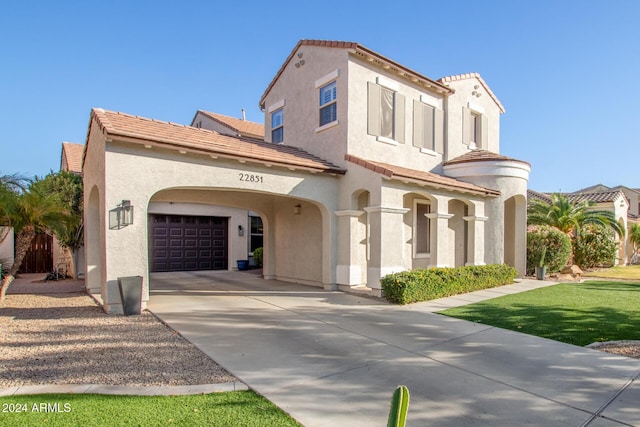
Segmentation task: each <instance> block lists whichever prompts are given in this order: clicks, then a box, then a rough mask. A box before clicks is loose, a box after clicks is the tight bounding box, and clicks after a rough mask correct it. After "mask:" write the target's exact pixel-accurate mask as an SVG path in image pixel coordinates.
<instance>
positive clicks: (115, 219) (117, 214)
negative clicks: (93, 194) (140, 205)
mask: <svg viewBox="0 0 640 427" xmlns="http://www.w3.org/2000/svg"><path fill="white" fill-rule="evenodd" d="M131 224H133V206H132V205H131V200H123V201H122V203H120V204H118V205H117V206H116V208H115V209H112V210H110V211H109V228H110V229H112V230H114V229H115V230H117V229H120V228H124V227H126V226H127V225H131Z"/></svg>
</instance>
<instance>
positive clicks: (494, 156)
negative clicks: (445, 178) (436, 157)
mask: <svg viewBox="0 0 640 427" xmlns="http://www.w3.org/2000/svg"><path fill="white" fill-rule="evenodd" d="M496 160H506V161H512V162H519V163H525V164H527V165H529V166H531V165H530V164H529V163H527V162H525V161H524V160H518V159H514V158H512V157H507V156H503V155H502V154H498V153H493V152H491V151H487V150H472V151H469V152H468V153H465V154H463V155H462V156H458V157H456V158H454V159H451V160H448V161H446V162H444V163H443V165H445V166H446V165H453V164H456V163H469V162H492V161H496Z"/></svg>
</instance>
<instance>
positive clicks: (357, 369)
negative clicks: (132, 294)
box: [149, 272, 640, 427]
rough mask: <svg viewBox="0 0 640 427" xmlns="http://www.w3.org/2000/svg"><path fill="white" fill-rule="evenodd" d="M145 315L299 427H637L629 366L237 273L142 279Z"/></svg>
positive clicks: (635, 376) (639, 364)
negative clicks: (405, 397) (400, 397)
mask: <svg viewBox="0 0 640 427" xmlns="http://www.w3.org/2000/svg"><path fill="white" fill-rule="evenodd" d="M151 286H152V292H151V299H150V302H149V309H150V310H151V311H152V312H153V313H155V314H156V315H157V316H158V317H160V318H161V319H162V320H163V321H165V322H166V323H167V324H169V325H170V326H171V327H172V328H174V329H175V330H177V331H179V332H180V333H181V334H182V335H183V336H184V337H186V338H187V339H188V340H189V341H191V342H192V343H193V344H195V345H196V346H198V347H199V348H200V349H201V350H202V351H204V352H205V353H207V354H208V355H209V356H210V357H211V358H213V359H214V360H216V361H217V362H218V363H220V364H221V365H223V366H224V367H225V368H227V369H228V370H229V371H230V372H232V373H233V374H234V375H236V376H237V377H238V378H240V379H241V380H242V381H244V382H245V383H246V384H248V385H249V387H251V388H252V389H254V390H255V391H257V392H258V393H260V394H262V395H263V396H265V397H266V398H268V399H269V400H271V401H272V402H274V403H275V404H276V405H278V406H279V407H281V408H282V409H284V410H285V411H287V412H288V413H290V414H291V415H292V416H293V417H294V418H296V419H297V420H298V421H300V422H301V423H302V424H304V425H305V426H307V427H311V426H333V427H335V426H367V427H371V426H384V425H386V420H387V414H388V410H389V401H390V398H391V393H392V392H393V390H394V388H395V387H396V386H397V385H398V384H405V385H406V386H407V387H408V388H409V391H410V394H411V402H410V405H409V415H408V423H407V424H408V425H410V426H456V427H458V426H472V425H473V426H479V425H487V426H524V425H530V426H587V425H588V426H593V427H596V426H597V427H605V426H629V425H631V426H640V360H635V359H629V358H624V357H618V356H613V355H610V354H607V353H602V352H599V351H596V350H589V349H583V348H581V347H576V346H572V345H567V344H562V343H558V342H555V341H550V340H546V339H542V338H537V337H532V336H527V335H524V334H518V333H515V332H511V331H506V330H502V329H498V328H494V327H489V326H484V325H479V324H474V323H471V322H466V321H462V320H457V319H451V318H447V317H444V316H441V315H437V314H432V313H430V311H431V310H430V307H429V305H428V304H426V303H420V304H413V305H409V306H395V305H390V304H386V303H383V302H380V301H377V300H374V299H370V298H363V297H356V296H353V295H348V294H345V293H341V292H326V291H323V290H320V289H317V288H313V287H309V286H303V285H297V284H290V283H283V282H278V281H264V280H262V279H261V278H259V277H258V276H256V275H253V274H250V273H244V272H218V273H214V272H193V273H162V274H153V275H152V278H151Z"/></svg>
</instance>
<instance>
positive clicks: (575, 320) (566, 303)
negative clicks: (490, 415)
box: [440, 281, 640, 346]
mask: <svg viewBox="0 0 640 427" xmlns="http://www.w3.org/2000/svg"><path fill="white" fill-rule="evenodd" d="M639 308H640V283H639V282H635V283H631V282H611V281H588V282H584V283H563V284H558V285H554V286H549V287H545V288H539V289H535V290H531V291H527V292H522V293H518V294H513V295H507V296H504V297H500V298H495V299H491V300H487V301H483V302H479V303H476V304H471V305H467V306H462V307H456V308H451V309H448V310H445V311H442V312H440V314H444V315H446V316H450V317H456V318H459V319H464V320H470V321H472V322H477V323H482V324H486V325H491V326H496V327H499V328H503V329H510V330H513V331H517V332H522V333H525V334H529V335H536V336H539V337H544V338H549V339H552V340H555V341H561V342H564V343H568V344H575V345H579V346H585V345H587V344H591V343H593V342H598V341H617V340H639V339H640V310H639Z"/></svg>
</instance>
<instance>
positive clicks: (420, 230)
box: [413, 200, 431, 257]
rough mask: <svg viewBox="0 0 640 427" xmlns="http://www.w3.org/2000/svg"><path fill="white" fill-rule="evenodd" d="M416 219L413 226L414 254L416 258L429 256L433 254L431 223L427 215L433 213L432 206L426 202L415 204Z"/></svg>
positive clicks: (416, 202)
mask: <svg viewBox="0 0 640 427" xmlns="http://www.w3.org/2000/svg"><path fill="white" fill-rule="evenodd" d="M414 205H415V208H414V210H413V211H414V213H415V219H414V223H413V224H414V225H413V252H414V255H415V256H416V257H420V256H421V255H422V256H423V257H424V256H425V255H429V253H430V252H431V244H430V242H429V240H430V238H431V232H430V230H429V228H430V227H431V221H430V220H429V218H428V217H427V216H426V214H428V213H430V212H431V205H430V204H429V202H427V201H426V200H416V201H415V202H414Z"/></svg>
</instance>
